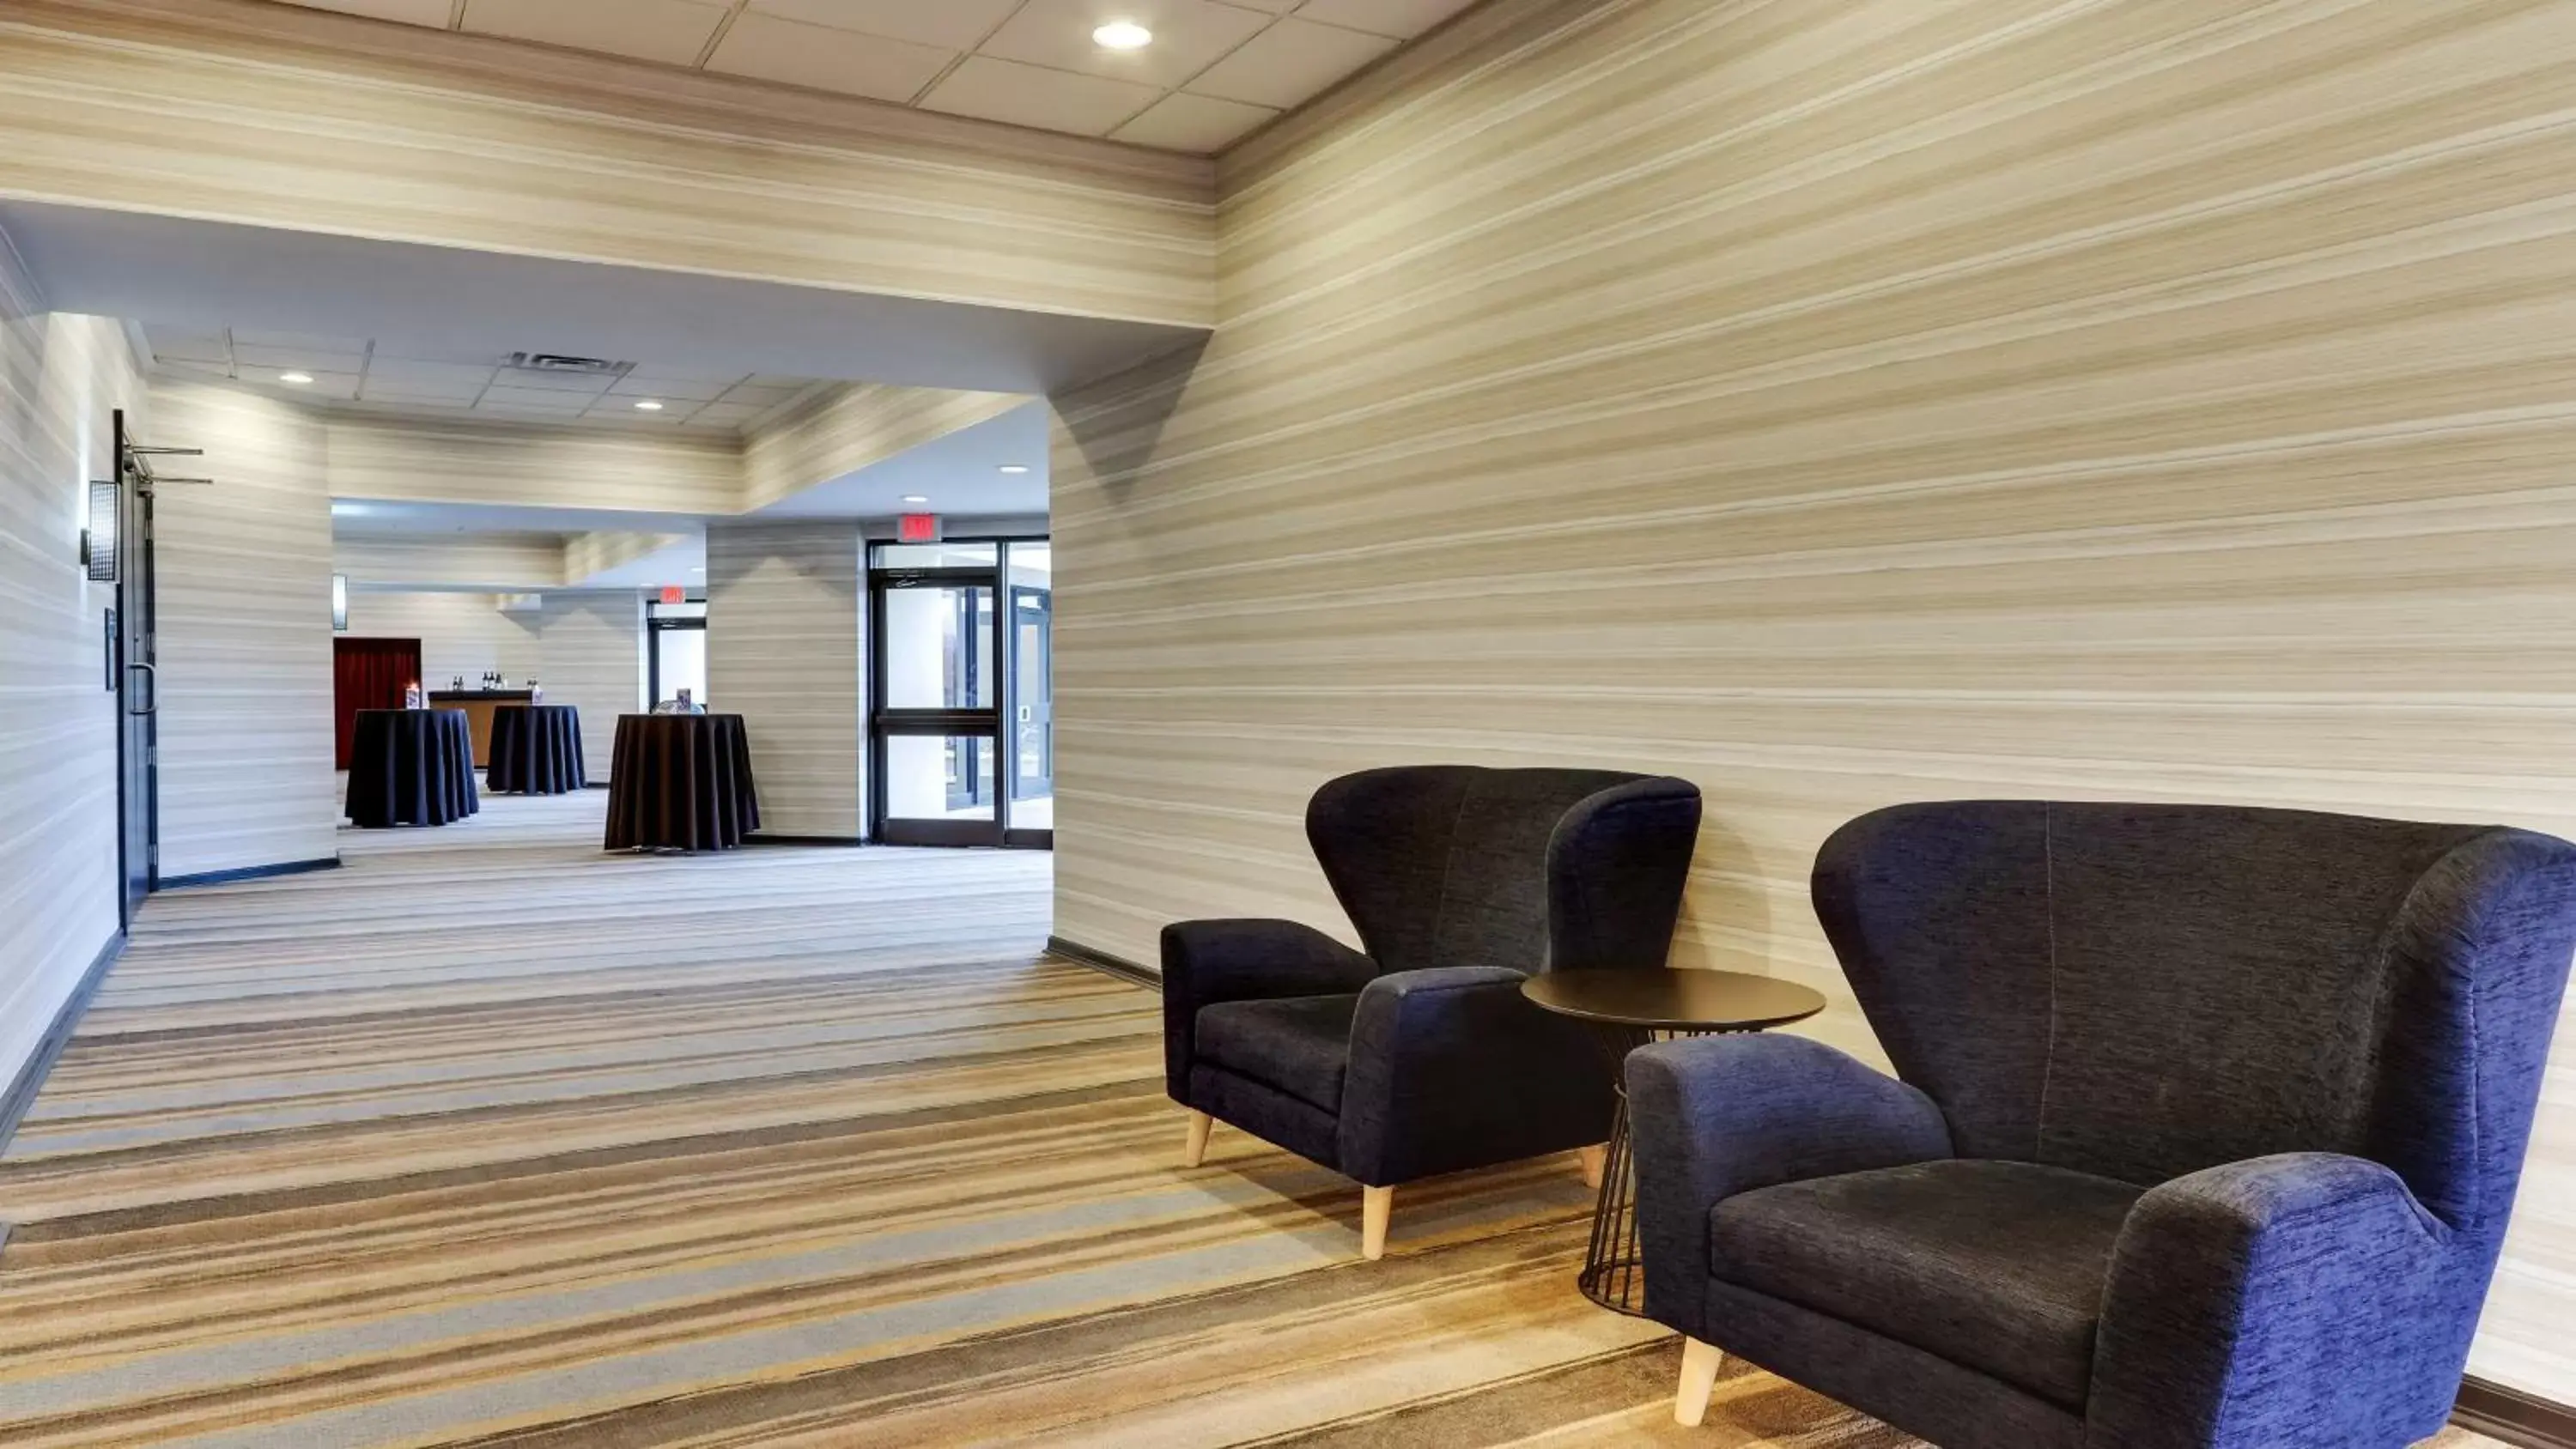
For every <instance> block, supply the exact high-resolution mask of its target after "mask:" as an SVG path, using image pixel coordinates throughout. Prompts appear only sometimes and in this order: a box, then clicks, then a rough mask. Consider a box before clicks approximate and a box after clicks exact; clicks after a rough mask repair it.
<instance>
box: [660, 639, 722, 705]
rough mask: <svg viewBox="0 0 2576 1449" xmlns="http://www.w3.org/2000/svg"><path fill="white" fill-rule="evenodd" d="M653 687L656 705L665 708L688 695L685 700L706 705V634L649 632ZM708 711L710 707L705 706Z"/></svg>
mask: <svg viewBox="0 0 2576 1449" xmlns="http://www.w3.org/2000/svg"><path fill="white" fill-rule="evenodd" d="M653 658H654V662H655V669H654V685H655V688H656V689H657V690H658V691H659V692H660V694H661V696H662V697H661V698H660V699H658V700H655V701H654V703H656V704H668V703H670V702H671V701H673V700H676V699H678V698H679V697H680V691H681V690H683V689H685V690H687V691H689V698H690V699H691V700H693V701H695V702H696V703H698V704H700V705H706V704H707V631H706V630H704V629H656V630H654V631H653ZM709 707H710V708H712V706H709Z"/></svg>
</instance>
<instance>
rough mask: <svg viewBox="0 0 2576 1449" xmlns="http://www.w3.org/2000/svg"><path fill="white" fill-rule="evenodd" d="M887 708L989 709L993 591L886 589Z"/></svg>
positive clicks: (975, 588)
mask: <svg viewBox="0 0 2576 1449" xmlns="http://www.w3.org/2000/svg"><path fill="white" fill-rule="evenodd" d="M885 652H886V698H885V707H886V708H888V709H991V708H992V707H993V699H994V693H995V689H994V676H995V675H996V673H997V672H998V671H997V670H996V669H995V667H994V660H993V591H992V590H991V589H988V588H984V587H981V586H980V585H963V586H960V585H949V584H943V585H939V586H937V587H923V588H911V589H889V590H887V591H886V604H885Z"/></svg>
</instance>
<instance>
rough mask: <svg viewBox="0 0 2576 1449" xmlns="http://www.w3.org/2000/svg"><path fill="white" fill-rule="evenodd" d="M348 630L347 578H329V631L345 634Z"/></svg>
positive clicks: (341, 575) (343, 575) (335, 576)
mask: <svg viewBox="0 0 2576 1449" xmlns="http://www.w3.org/2000/svg"><path fill="white" fill-rule="evenodd" d="M348 628H349V576H348V575H347V574H333V575H332V576H331V630H332V632H333V633H346V632H347V631H348Z"/></svg>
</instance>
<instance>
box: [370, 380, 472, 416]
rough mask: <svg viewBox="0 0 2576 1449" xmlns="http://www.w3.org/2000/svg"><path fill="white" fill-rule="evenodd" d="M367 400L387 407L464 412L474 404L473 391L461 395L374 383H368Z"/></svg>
mask: <svg viewBox="0 0 2576 1449" xmlns="http://www.w3.org/2000/svg"><path fill="white" fill-rule="evenodd" d="M366 400H367V401H368V402H370V403H375V404H378V405H380V406H386V407H406V408H439V409H443V410H445V411H448V412H463V411H464V410H466V409H467V408H470V407H472V406H474V395H473V394H471V393H467V394H465V395H463V396H461V397H460V396H457V395H455V394H453V393H432V392H405V391H402V390H400V389H396V388H379V387H377V386H376V385H375V384H374V383H369V384H367V397H366Z"/></svg>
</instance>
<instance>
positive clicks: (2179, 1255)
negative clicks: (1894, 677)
mask: <svg viewBox="0 0 2576 1449" xmlns="http://www.w3.org/2000/svg"><path fill="white" fill-rule="evenodd" d="M1814 885H1815V901H1816V912H1817V914H1818V915H1819V916H1820V917H1821V918H1822V920H1823V923H1824V927H1825V933H1826V935H1827V936H1829V937H1830V938H1831V939H1832V941H1833V944H1834V949H1835V951H1836V952H1837V953H1838V954H1839V955H1840V956H1841V958H1842V963H1843V968H1844V970H1845V971H1846V972H1847V973H1848V974H1849V976H1850V978H1851V983H1852V989H1853V991H1854V992H1855V993H1856V994H1857V995H1858V996H1859V998H1860V1004H1861V1008H1862V1009H1863V1010H1864V1011H1865V1012H1866V1013H1867V1014H1868V1016H1869V1021H1870V1025H1871V1026H1872V1027H1874V1028H1876V1030H1877V1032H1878V1037H1879V1040H1880V1042H1881V1043H1882V1044H1883V1045H1884V1046H1885V1047H1886V1050H1887V1054H1888V1057H1889V1058H1890V1059H1891V1060H1892V1061H1893V1062H1894V1063H1895V1065H1896V1070H1897V1076H1896V1077H1888V1076H1884V1075H1881V1074H1880V1073H1878V1072H1876V1071H1874V1070H1872V1069H1870V1068H1868V1067H1866V1066H1863V1065H1862V1064H1861V1063H1859V1062H1858V1061H1855V1060H1853V1059H1852V1058H1850V1057H1847V1056H1845V1055H1843V1054H1841V1053H1840V1052H1836V1051H1833V1050H1830V1049H1829V1048H1826V1047H1824V1046H1821V1045H1818V1044H1817V1043H1815V1042H1812V1041H1805V1040H1800V1039H1798V1038H1794V1037H1786V1036H1745V1037H1722V1038H1706V1039H1701V1040H1695V1041H1679V1042H1671V1043H1666V1044H1663V1045H1658V1046H1654V1047H1649V1048H1646V1049H1644V1050H1642V1051H1639V1052H1637V1053H1636V1054H1635V1055H1633V1056H1631V1057H1630V1058H1629V1060H1628V1073H1627V1077H1628V1090H1629V1102H1630V1111H1631V1114H1632V1121H1633V1124H1634V1130H1635V1137H1636V1147H1637V1161H1638V1195H1639V1205H1640V1206H1639V1226H1640V1231H1641V1234H1642V1237H1643V1241H1644V1244H1645V1254H1646V1264H1645V1267H1646V1308H1647V1312H1648V1313H1649V1314H1650V1315H1651V1316H1653V1317H1654V1318H1656V1319H1658V1320H1660V1321H1662V1322H1663V1323H1666V1324H1669V1325H1670V1326H1672V1327H1674V1328H1677V1329H1679V1330H1681V1331H1682V1332H1683V1333H1684V1334H1686V1335H1688V1336H1689V1338H1690V1339H1691V1340H1692V1341H1691V1342H1690V1343H1689V1344H1688V1345H1687V1346H1686V1348H1685V1353H1684V1364H1683V1373H1682V1385H1681V1392H1680V1397H1679V1398H1678V1400H1677V1401H1676V1403H1675V1414H1676V1416H1677V1417H1678V1418H1680V1419H1681V1420H1682V1421H1683V1422H1684V1423H1696V1422H1698V1419H1699V1416H1700V1414H1701V1412H1702V1411H1703V1410H1704V1408H1705V1406H1706V1404H1707V1401H1708V1395H1709V1386H1710V1383H1711V1382H1712V1381H1713V1379H1714V1378H1715V1376H1716V1373H1717V1368H1718V1363H1719V1360H1720V1356H1721V1351H1725V1352H1733V1353H1738V1354H1741V1355H1742V1356H1744V1357H1745V1358H1747V1359H1749V1360H1751V1361H1752V1362H1754V1363H1756V1364H1758V1365H1761V1366H1762V1367H1764V1368H1768V1369H1771V1370H1773V1371H1775V1372H1777V1373H1779V1374H1781V1375H1783V1376H1785V1377H1787V1378H1790V1379H1792V1380H1795V1381H1796V1382H1798V1383H1801V1384H1805V1385H1807V1386H1809V1387H1811V1388H1813V1389H1816V1390H1817V1391H1819V1392H1821V1393H1825V1394H1829V1395H1832V1396H1833V1397H1835V1398H1837V1399H1840V1400H1842V1401H1843V1402H1845V1403H1847V1404H1850V1405H1852V1406H1853V1407H1855V1408H1858V1409H1861V1410H1863V1411H1865V1412H1868V1413H1871V1414H1875V1415H1877V1416H1878V1417H1880V1418H1882V1419H1884V1420H1886V1421H1887V1422H1889V1423H1890V1424H1893V1425H1895V1426H1896V1427H1898V1428H1900V1429H1903V1430H1906V1431H1908V1432H1910V1433H1913V1434H1917V1435H1920V1436H1922V1437H1924V1438H1926V1439H1929V1440H1931V1441H1933V1442H1934V1443H1937V1444H1940V1445H1943V1446H1946V1449H2074V1446H2079V1445H2080V1446H2084V1449H2184V1446H2192V1449H2200V1446H2226V1449H2256V1446H2261V1449H2297V1446H2317V1449H2324V1446H2334V1449H2370V1446H2381V1445H2387V1446H2395V1445H2403V1444H2409V1443H2412V1442H2414V1441H2416V1440H2418V1439H2422V1438H2424V1437H2426V1436H2428V1435H2431V1434H2433V1433H2434V1432H2436V1431H2437V1430H2439V1429H2440V1428H2441V1426H2442V1423H2443V1419H2444V1416H2445V1414H2446V1413H2447V1412H2448V1410H2449V1409H2450V1406H2451V1403H2452V1400H2453V1398H2454V1396H2455V1394H2456V1393H2457V1391H2458V1389H2459V1385H2460V1373H2461V1367H2462V1364H2463V1363H2464V1362H2465V1360H2466V1358H2467V1355H2468V1349H2469V1338H2470V1335H2471V1333H2472V1331H2473V1330H2474V1329H2475V1327H2476V1325H2477V1318H2478V1309H2479V1305H2480V1302H2481V1301H2482V1300H2483V1298H2484V1297H2485V1294H2486V1288H2487V1280H2488V1278H2489V1276H2490V1275H2491V1274H2492V1273H2493V1271H2494V1268H2495V1263H2496V1254H2497V1251H2498V1248H2499V1246H2500V1244H2501V1241H2502V1239H2503V1237H2504V1230H2505V1218H2506V1215H2507V1213H2508V1212H2509V1211H2510V1210H2511V1208H2512V1206H2513V1196H2514V1186H2515V1183H2516V1181H2517V1179H2518V1178H2519V1176H2520V1173H2521V1168H2522V1157H2523V1148H2524V1145H2525V1143H2526V1141H2527V1140H2528V1138H2529V1136H2530V1131H2531V1119H2532V1112H2533V1108H2534V1104H2535V1102H2536V1101H2537V1099H2538V1095H2539V1091H2540V1081H2541V1072H2542V1068H2543V1064H2544V1061H2545V1059H2546V1056H2547V1052H2548V1045H2549V1034H2550V1028H2551V1025H2552V1023H2553V1021H2554V1019H2555V1017H2556V1014H2557V1010H2558V1001H2559V995H2560V993H2561V991H2562V990H2563V989H2564V987H2565V984H2566V979H2567V969H2568V957H2569V953H2570V951H2571V948H2576V847H2570V846H2569V845H2568V844H2567V843H2566V842H2564V841H2560V840H2555V839H2552V838H2550V837H2547V836H2541V835H2532V834H2527V833H2525V832H2522V831H2516V830H2504V829H2482V828H2477V827H2464V826H2450V825H2418V824H2406V823H2400V822H2396V821H2387V820H2363V819H2354V818H2348V817H2343V816H2332V815H2310V814H2298V813H2291V812H2285V811H2268V810H2242V809H2212V808H2190V807H2166V806H2142V805H2058V804H2044V803H2037V802H2028V803H2017V802H2006V803H1997V802H1984V803H1962V804H1940V805H1916V806H1907V807H1903V808H1899V809H1894V810H1885V811H1880V812H1878V813H1876V814H1873V815H1868V816H1864V817H1862V818H1861V819H1859V820H1856V821H1853V822H1852V823H1851V824H1849V825H1846V826H1845V827H1843V829H1842V830H1841V831H1840V832H1838V833H1837V834H1836V835H1835V836H1834V837H1833V838H1832V839H1831V840H1830V841H1828V842H1827V843H1826V845H1825V847H1824V850H1823V852H1822V853H1821V854H1820V855H1819V856H1818V858H1817V861H1816V869H1815V882H1814Z"/></svg>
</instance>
